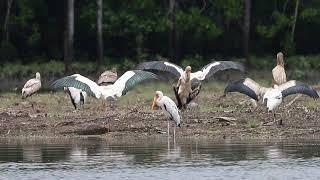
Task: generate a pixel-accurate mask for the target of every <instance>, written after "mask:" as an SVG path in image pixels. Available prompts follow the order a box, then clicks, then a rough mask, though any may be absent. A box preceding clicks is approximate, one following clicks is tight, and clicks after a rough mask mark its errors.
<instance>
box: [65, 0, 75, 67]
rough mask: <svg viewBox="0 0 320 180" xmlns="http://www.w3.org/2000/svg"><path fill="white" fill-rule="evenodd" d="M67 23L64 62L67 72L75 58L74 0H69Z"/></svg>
mask: <svg viewBox="0 0 320 180" xmlns="http://www.w3.org/2000/svg"><path fill="white" fill-rule="evenodd" d="M66 3H67V9H66V15H67V16H66V24H65V32H64V63H65V72H66V73H69V72H70V71H71V61H72V60H73V36H74V0H67V2H66Z"/></svg>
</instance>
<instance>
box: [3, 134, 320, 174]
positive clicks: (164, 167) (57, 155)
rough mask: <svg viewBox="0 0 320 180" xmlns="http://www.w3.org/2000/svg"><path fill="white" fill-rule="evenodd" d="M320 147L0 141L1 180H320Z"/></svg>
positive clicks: (197, 142) (184, 141)
mask: <svg viewBox="0 0 320 180" xmlns="http://www.w3.org/2000/svg"><path fill="white" fill-rule="evenodd" d="M319 157H320V144H318V143H316V142H304V143H298V142H294V143H288V142H277V143H275V142H274V143H256V142H255V143H252V142H238V143H216V142H212V141H210V140H195V139H193V140H192V139H191V140H190V139H180V140H177V142H176V143H173V142H170V144H169V145H168V143H167V141H166V139H143V140H139V139H135V140H127V141H123V140H119V141H112V142H110V141H109V140H105V139H100V138H97V137H90V138H85V139H80V138H75V139H31V140H30V139H5V138H4V139H0V179H19V180H21V179H139V180H141V179H184V180H187V179H319V178H320V171H319V168H320V158H319Z"/></svg>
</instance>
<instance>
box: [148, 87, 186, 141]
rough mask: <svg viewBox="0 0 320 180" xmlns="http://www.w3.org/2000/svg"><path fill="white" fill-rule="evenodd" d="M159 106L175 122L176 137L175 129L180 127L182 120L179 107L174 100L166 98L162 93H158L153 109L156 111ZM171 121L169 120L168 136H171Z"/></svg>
mask: <svg viewBox="0 0 320 180" xmlns="http://www.w3.org/2000/svg"><path fill="white" fill-rule="evenodd" d="M156 106H158V107H160V108H161V109H162V111H163V112H165V114H166V115H167V116H168V118H169V119H170V120H172V121H174V122H175V126H174V131H173V132H174V134H173V135H174V136H175V127H176V126H178V127H180V122H181V118H180V115H179V110H178V107H177V105H176V104H175V103H174V101H173V100H172V99H170V98H169V97H168V96H164V95H163V93H162V92H161V91H156V94H155V96H154V99H153V102H152V109H155V107H156ZM169 119H168V136H169V126H170V124H169Z"/></svg>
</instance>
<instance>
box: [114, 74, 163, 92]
mask: <svg viewBox="0 0 320 180" xmlns="http://www.w3.org/2000/svg"><path fill="white" fill-rule="evenodd" d="M156 79H158V76H157V75H156V74H154V73H152V72H148V71H141V70H132V71H127V72H125V73H124V74H123V75H122V76H121V77H120V78H119V79H118V80H117V81H116V82H115V83H114V84H113V85H114V87H113V88H115V89H114V91H115V92H116V95H117V96H118V97H120V96H122V95H125V94H126V93H127V92H128V91H129V90H131V89H132V88H133V87H135V86H136V85H138V84H139V83H142V82H144V81H148V80H156Z"/></svg>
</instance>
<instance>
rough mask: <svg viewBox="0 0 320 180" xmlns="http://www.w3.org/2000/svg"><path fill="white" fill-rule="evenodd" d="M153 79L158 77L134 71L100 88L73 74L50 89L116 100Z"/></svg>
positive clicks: (58, 81)
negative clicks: (73, 89) (64, 89)
mask: <svg viewBox="0 0 320 180" xmlns="http://www.w3.org/2000/svg"><path fill="white" fill-rule="evenodd" d="M152 79H153V80H155V79H158V78H157V75H155V74H153V73H151V72H147V71H140V70H133V71H127V72H125V73H124V74H123V75H122V76H121V77H120V78H119V79H118V80H117V81H116V82H115V83H114V84H111V85H108V86H99V85H98V84H97V83H95V82H93V81H92V80H90V79H88V78H86V77H84V76H82V75H80V74H73V75H71V76H67V77H64V78H61V79H58V80H56V81H54V82H53V83H52V84H51V85H50V88H51V89H62V88H65V87H74V88H76V89H80V90H81V91H84V92H86V93H87V94H88V95H90V96H93V97H96V98H97V99H100V98H102V99H103V100H106V99H107V98H112V99H116V98H117V97H121V96H123V95H125V94H126V93H127V92H128V91H129V90H130V89H132V88H133V87H134V86H136V85H137V84H139V83H141V82H144V81H147V80H152ZM71 93H72V92H71Z"/></svg>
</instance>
